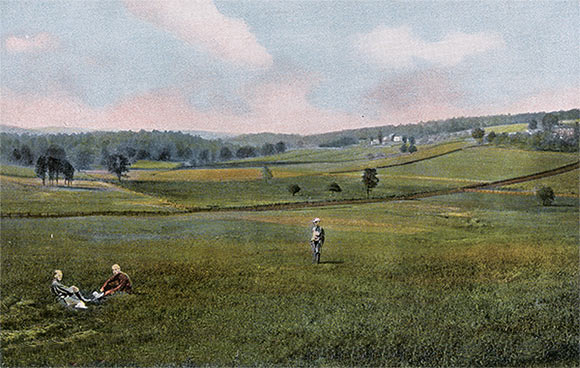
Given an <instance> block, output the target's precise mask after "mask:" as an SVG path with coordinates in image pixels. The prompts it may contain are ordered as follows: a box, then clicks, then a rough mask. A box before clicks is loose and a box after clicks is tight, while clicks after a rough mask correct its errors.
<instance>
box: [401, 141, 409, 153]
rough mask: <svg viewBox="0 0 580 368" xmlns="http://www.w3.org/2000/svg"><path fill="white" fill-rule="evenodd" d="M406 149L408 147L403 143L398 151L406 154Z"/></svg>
mask: <svg viewBox="0 0 580 368" xmlns="http://www.w3.org/2000/svg"><path fill="white" fill-rule="evenodd" d="M408 148H409V147H408V146H407V144H406V143H403V144H402V145H401V147H399V150H400V151H401V152H402V153H405V152H407V150H408Z"/></svg>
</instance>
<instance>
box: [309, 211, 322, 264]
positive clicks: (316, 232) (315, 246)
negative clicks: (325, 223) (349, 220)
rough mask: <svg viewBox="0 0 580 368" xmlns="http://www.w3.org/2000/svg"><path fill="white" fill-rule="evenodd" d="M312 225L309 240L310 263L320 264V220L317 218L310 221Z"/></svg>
mask: <svg viewBox="0 0 580 368" xmlns="http://www.w3.org/2000/svg"><path fill="white" fill-rule="evenodd" d="M312 223H313V224H314V226H313V227H312V238H311V239H310V247H311V248H312V263H320V252H321V251H322V245H323V244H324V229H323V228H322V226H320V219H319V218H318V217H317V218H315V219H314V220H312Z"/></svg>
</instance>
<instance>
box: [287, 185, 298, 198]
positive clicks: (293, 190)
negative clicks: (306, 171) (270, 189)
mask: <svg viewBox="0 0 580 368" xmlns="http://www.w3.org/2000/svg"><path fill="white" fill-rule="evenodd" d="M288 191H289V192H290V193H292V197H294V195H295V194H296V193H298V192H299V191H300V186H299V185H298V184H291V185H289V186H288Z"/></svg>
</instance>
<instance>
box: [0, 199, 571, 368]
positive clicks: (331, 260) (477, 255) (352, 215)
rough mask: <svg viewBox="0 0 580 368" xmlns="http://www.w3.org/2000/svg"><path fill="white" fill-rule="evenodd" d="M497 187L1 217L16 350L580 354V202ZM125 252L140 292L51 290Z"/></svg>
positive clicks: (128, 356) (557, 359) (98, 276)
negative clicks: (501, 195) (319, 231)
mask: <svg viewBox="0 0 580 368" xmlns="http://www.w3.org/2000/svg"><path fill="white" fill-rule="evenodd" d="M497 197H498V196H486V195H482V194H463V195H456V196H446V197H438V198H434V199H430V200H421V201H407V202H390V203H385V204H374V205H364V206H338V207H328V208H324V209H317V210H315V211H314V210H299V211H284V212H260V213H244V212H230V213H217V214H197V215H180V216H174V217H143V218H124V217H99V218H96V217H85V218H69V219H19V220H15V219H3V220H2V230H3V231H2V260H1V262H2V268H1V275H2V277H1V285H2V291H3V295H2V303H1V308H2V315H1V321H2V332H1V337H2V353H3V364H5V365H7V366H14V365H19V366H31V365H43V366H57V365H81V366H82V365H89V366H95V365H97V366H111V365H158V364H161V365H166V364H176V365H182V364H190V365H205V364H210V365H220V366H223V365H242V366H248V365H262V364H265V365H272V364H274V365H282V366H296V365H308V366H313V365H314V366H327V365H332V366H337V365H338V366H361V365H372V366H377V365H385V366H401V365H412V366H530V365H550V366H554V365H559V366H562V365H564V366H566V365H567V366H577V365H578V364H579V363H580V361H579V350H578V344H577V341H578V334H579V331H578V329H579V328H578V323H579V320H578V314H577V305H578V302H579V298H578V292H577V291H578V287H579V285H578V268H577V242H578V223H577V218H578V207H577V203H576V201H574V200H569V199H568V200H566V199H558V201H557V203H556V206H552V207H540V206H538V205H537V203H536V202H535V200H533V198H530V197H509V198H508V199H507V200H506V199H498V198H497ZM314 216H319V217H321V218H323V222H324V226H325V228H326V230H327V243H326V245H325V247H324V251H323V257H322V261H323V262H326V263H323V264H321V265H318V266H315V265H312V264H310V256H309V250H308V248H309V246H308V244H307V242H306V241H307V239H308V224H309V221H310V220H311V218H312V217H314ZM556 227H557V228H558V231H557V232H555V231H554V229H555V228H556ZM51 234H52V235H53V236H52V237H51ZM116 262H118V263H120V264H121V265H122V266H123V269H124V270H125V271H126V272H128V273H129V274H130V275H131V277H132V279H133V282H134V285H135V290H136V294H135V295H130V296H124V297H114V298H111V299H110V300H108V301H107V302H106V303H105V304H102V305H98V306H92V307H91V308H90V309H89V310H88V311H83V312H78V313H73V312H69V311H66V310H63V309H62V308H61V307H60V306H59V305H58V304H56V303H55V302H54V301H53V300H52V297H51V296H50V294H49V283H50V277H51V271H52V270H53V269H55V268H60V269H62V270H64V274H65V281H66V282H68V283H69V284H71V283H74V284H76V285H78V286H80V287H81V288H82V289H85V290H87V291H89V290H91V289H94V288H97V287H98V286H99V285H100V284H101V283H102V281H103V280H104V279H105V278H106V277H107V276H108V274H109V273H110V271H109V269H110V265H111V264H112V263H116ZM95 341H99V344H95ZM120 346H122V347H123V348H122V349H120V348H119V347H120Z"/></svg>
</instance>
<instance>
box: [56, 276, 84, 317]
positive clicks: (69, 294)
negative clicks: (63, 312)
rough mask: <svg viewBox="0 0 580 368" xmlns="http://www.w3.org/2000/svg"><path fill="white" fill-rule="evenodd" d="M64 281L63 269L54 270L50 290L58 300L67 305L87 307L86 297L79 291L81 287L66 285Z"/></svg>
mask: <svg viewBox="0 0 580 368" xmlns="http://www.w3.org/2000/svg"><path fill="white" fill-rule="evenodd" d="M61 281H62V271H61V270H54V275H53V279H52V284H51V285H50V290H51V291H52V293H53V294H54V295H55V296H56V297H57V299H58V301H59V302H61V303H63V304H64V305H66V306H67V307H72V308H77V309H87V306H86V305H85V301H89V300H87V299H85V298H84V297H83V296H82V295H81V293H80V292H79V288H78V287H76V286H74V285H73V286H70V287H68V286H65V285H63V284H62V283H61Z"/></svg>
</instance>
